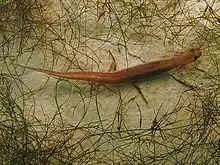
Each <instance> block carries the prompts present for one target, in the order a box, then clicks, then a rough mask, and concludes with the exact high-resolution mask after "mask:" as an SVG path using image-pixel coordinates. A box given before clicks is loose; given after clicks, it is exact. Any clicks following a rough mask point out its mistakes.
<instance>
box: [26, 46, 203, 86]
mask: <svg viewBox="0 0 220 165" xmlns="http://www.w3.org/2000/svg"><path fill="white" fill-rule="evenodd" d="M200 56H201V52H200V49H192V50H190V51H188V52H179V53H177V54H176V55H175V56H173V57H171V58H169V59H165V60H159V61H153V62H149V63H145V64H141V65H137V66H134V67H131V68H127V69H122V70H118V71H114V72H108V73H105V72H66V73H64V72H55V71H50V70H44V69H38V68H32V67H25V66H23V67H25V68H28V69H31V70H34V71H38V72H42V73H45V74H48V75H50V76H55V77H59V78H67V79H73V80H83V81H88V82H94V83H100V84H116V83H120V82H125V81H137V80H138V79H141V78H143V77H146V76H150V75H155V74H157V73H161V72H165V71H168V70H170V69H173V68H177V67H181V66H183V65H186V64H189V63H192V62H194V61H196V60H197V59H198V58H199V57H200Z"/></svg>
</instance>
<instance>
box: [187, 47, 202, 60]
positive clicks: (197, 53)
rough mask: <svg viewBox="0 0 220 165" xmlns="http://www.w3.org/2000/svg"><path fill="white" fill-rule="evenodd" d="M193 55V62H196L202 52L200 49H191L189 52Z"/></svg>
mask: <svg viewBox="0 0 220 165" xmlns="http://www.w3.org/2000/svg"><path fill="white" fill-rule="evenodd" d="M189 52H190V53H191V54H192V55H193V60H194V61H196V60H197V59H198V58H199V57H200V56H201V51H200V49H199V48H196V49H190V51H189Z"/></svg>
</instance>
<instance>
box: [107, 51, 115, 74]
mask: <svg viewBox="0 0 220 165" xmlns="http://www.w3.org/2000/svg"><path fill="white" fill-rule="evenodd" d="M109 55H110V56H111V59H112V63H111V64H110V66H109V69H108V72H114V71H116V70H117V63H116V61H115V58H114V56H113V55H112V53H111V52H110V51H109Z"/></svg>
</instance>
